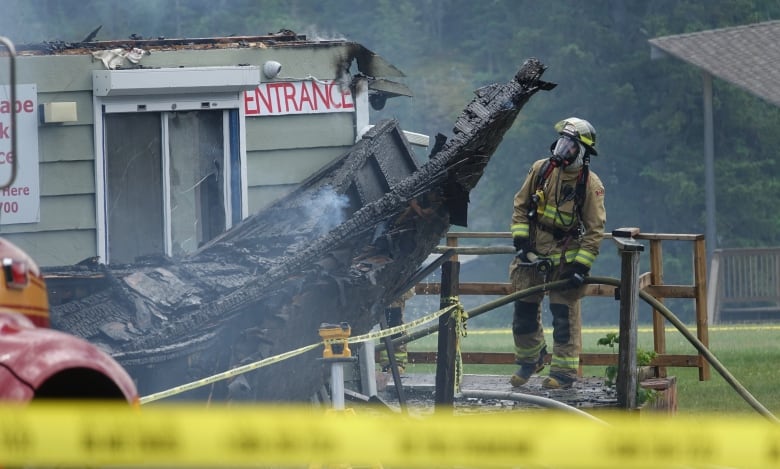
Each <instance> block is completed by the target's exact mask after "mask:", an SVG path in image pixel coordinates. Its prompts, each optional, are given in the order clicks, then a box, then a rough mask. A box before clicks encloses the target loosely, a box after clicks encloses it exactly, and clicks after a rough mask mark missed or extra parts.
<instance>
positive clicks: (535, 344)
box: [509, 117, 606, 389]
mask: <svg viewBox="0 0 780 469" xmlns="http://www.w3.org/2000/svg"><path fill="white" fill-rule="evenodd" d="M555 130H556V132H557V133H558V134H559V137H558V139H557V140H556V141H555V142H553V144H552V145H551V146H550V152H551V154H552V155H551V156H550V157H549V158H543V159H540V160H538V161H536V162H535V163H533V165H532V166H531V169H530V170H529V172H528V175H527V177H526V178H525V181H524V183H523V185H522V187H521V188H520V190H519V191H518V192H517V194H515V197H514V211H513V214H512V224H511V231H512V240H513V243H514V246H515V250H516V251H517V255H516V256H515V258H514V259H513V261H512V263H511V265H510V270H509V272H510V279H511V281H512V285H513V288H514V289H515V290H523V289H526V288H529V287H531V286H534V285H539V284H541V283H546V282H551V281H555V280H562V279H568V280H569V283H568V284H567V286H566V288H565V289H558V290H554V291H550V293H549V303H550V311H551V312H552V318H553V320H552V326H553V335H552V337H553V349H552V360H551V363H550V374H549V377H547V378H545V379H544V381H543V382H542V385H543V386H544V387H545V388H548V389H558V388H569V387H571V386H572V384H574V382H575V381H576V380H577V375H578V369H579V354H580V349H581V337H580V332H581V317H580V300H581V298H582V297H583V296H584V295H585V287H586V286H585V284H584V280H585V277H586V276H587V275H588V273H589V271H590V269H591V266H592V265H593V262H594V261H595V260H596V256H597V255H598V253H599V245H600V244H601V240H602V238H603V237H604V225H605V224H606V212H605V209H604V185H603V184H602V183H601V180H600V179H599V178H598V176H597V175H596V174H595V173H594V172H592V171H590V157H591V156H592V155H596V154H597V153H596V149H595V144H596V131H595V129H594V128H593V126H592V125H591V124H590V123H589V122H588V121H586V120H584V119H579V118H577V117H569V118H567V119H564V120H562V121H560V122H558V123H557V124H555ZM543 299H544V292H540V293H538V294H534V295H531V296H527V297H524V298H521V299H519V300H517V301H515V304H514V316H513V320H512V335H513V337H514V345H515V359H516V362H517V364H518V365H520V367H519V368H518V370H517V371H516V372H515V373H514V374H513V375H512V377H511V379H510V382H511V384H512V386H515V387H518V386H522V385H524V384H525V383H527V382H528V379H529V378H530V377H531V375H532V374H533V373H538V372H540V371H542V370H543V369H544V362H543V360H544V358H545V355H546V354H547V345H546V343H545V339H544V334H543V330H542V323H541V303H542V300H543Z"/></svg>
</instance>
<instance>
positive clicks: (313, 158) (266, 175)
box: [246, 147, 349, 187]
mask: <svg viewBox="0 0 780 469" xmlns="http://www.w3.org/2000/svg"><path fill="white" fill-rule="evenodd" d="M348 149H349V147H330V148H311V149H292V150H268V151H253V152H251V153H247V158H246V159H247V167H248V168H249V170H248V171H247V172H248V174H247V184H248V185H249V187H255V186H269V185H270V186H273V185H278V184H298V183H300V182H301V181H303V180H304V179H306V178H307V177H309V176H310V175H311V174H313V173H314V172H316V171H318V170H319V169H320V168H322V167H323V166H325V165H326V164H328V163H330V162H331V161H333V160H335V159H336V158H337V157H338V156H340V155H342V154H344V153H345V152H346V151H347V150H348Z"/></svg>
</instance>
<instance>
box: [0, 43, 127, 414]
mask: <svg viewBox="0 0 780 469" xmlns="http://www.w3.org/2000/svg"><path fill="white" fill-rule="evenodd" d="M0 43H2V44H3V45H4V46H5V47H6V48H7V49H8V58H9V65H10V78H11V83H10V91H11V102H15V78H16V77H15V56H16V53H15V50H14V47H13V44H12V43H11V42H10V41H9V40H8V39H7V38H4V37H0ZM12 108H14V110H12V112H11V139H10V140H11V148H12V152H11V154H14V155H16V154H17V152H16V125H15V124H16V123H15V106H12ZM10 166H11V176H10V178H9V179H8V181H6V182H3V183H0V189H2V188H5V187H10V186H11V185H12V184H13V182H14V178H15V176H16V161H15V159H14V161H12V162H11V165H10ZM54 398H63V399H121V400H126V401H127V402H129V403H131V404H134V405H137V404H138V392H137V390H136V387H135V384H134V383H133V380H132V379H131V378H130V375H128V374H127V372H126V371H125V370H124V369H123V368H122V367H121V366H120V365H119V364H118V363H117V362H116V361H115V360H114V359H112V358H111V357H110V356H109V355H108V354H107V353H106V352H104V351H103V350H101V349H99V348H97V347H96V346H94V345H92V344H90V343H89V342H87V341H85V340H83V339H80V338H78V337H75V336H72V335H69V334H65V333H63V332H59V331H55V330H52V329H49V299H48V295H47V292H46V284H45V283H44V281H43V277H42V276H41V272H40V270H39V269H38V265H37V264H36V263H35V261H33V260H32V258H31V257H30V256H28V255H27V254H26V253H25V252H24V251H22V250H21V249H19V248H18V247H17V246H15V245H14V244H12V243H11V242H9V241H8V240H5V239H3V238H0V401H20V402H28V401H32V400H37V399H54Z"/></svg>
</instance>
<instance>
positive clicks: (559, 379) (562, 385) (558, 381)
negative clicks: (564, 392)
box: [542, 371, 577, 389]
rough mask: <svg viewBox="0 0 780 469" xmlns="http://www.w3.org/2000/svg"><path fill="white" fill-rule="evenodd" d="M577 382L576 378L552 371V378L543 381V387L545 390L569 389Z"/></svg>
mask: <svg viewBox="0 0 780 469" xmlns="http://www.w3.org/2000/svg"><path fill="white" fill-rule="evenodd" d="M576 381H577V377H576V376H571V375H569V374H567V373H556V372H554V371H551V372H550V376H548V377H547V378H544V381H542V387H543V388H545V389H569V388H570V387H572V385H573V384H574V383H575V382H576Z"/></svg>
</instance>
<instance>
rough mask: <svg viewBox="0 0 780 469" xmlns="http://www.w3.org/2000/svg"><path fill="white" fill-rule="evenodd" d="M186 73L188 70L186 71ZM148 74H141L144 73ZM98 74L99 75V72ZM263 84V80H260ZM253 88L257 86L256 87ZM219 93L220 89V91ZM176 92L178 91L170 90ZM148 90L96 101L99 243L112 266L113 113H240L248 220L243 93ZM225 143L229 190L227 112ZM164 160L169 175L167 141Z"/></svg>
mask: <svg viewBox="0 0 780 469" xmlns="http://www.w3.org/2000/svg"><path fill="white" fill-rule="evenodd" d="M184 70H186V69H184ZM134 71H135V70H134ZM143 71H144V70H137V71H136V72H139V73H142V72H143ZM95 73H97V72H95ZM258 80H259V78H258ZM252 86H257V84H253V85H252ZM216 88H217V90H218V87H216ZM170 89H171V91H174V90H175V88H170ZM143 91H144V90H143V89H142V88H139V89H138V90H137V92H138V94H128V93H125V94H120V95H118V96H98V95H95V96H94V99H93V117H94V126H95V129H94V130H95V131H94V144H95V153H96V154H95V210H96V216H95V221H96V227H95V229H96V242H97V255H98V257H99V259H101V262H104V263H108V262H110V261H111V260H110V259H108V252H109V250H108V226H107V224H106V223H107V215H106V210H107V206H106V174H105V129H104V126H103V116H104V115H105V114H113V113H132V112H160V113H166V112H176V111H192V110H202V111H205V110H223V111H224V110H237V111H238V136H239V138H238V155H239V164H240V168H239V171H240V180H241V181H240V188H239V190H240V194H241V218H242V219H243V218H246V217H247V216H248V197H249V196H248V186H247V166H246V126H245V114H244V106H243V101H242V96H243V90H241V91H230V92H223V93H221V92H218V91H217V92H212V93H188V94H174V93H172V94H167V95H166V94H152V95H144V94H142V92H143ZM222 119H223V132H224V134H223V135H224V138H223V142H224V145H225V148H224V151H223V155H224V157H225V161H224V165H223V168H226V171H225V174H226V177H227V180H226V187H229V184H230V179H229V175H230V172H228V169H229V168H230V160H229V158H230V153H229V150H230V125H229V124H230V121H229V114H228V113H227V112H223V114H222ZM162 126H163V128H161V129H160V130H161V132H162V135H163V136H166V135H167V132H166V128H165V127H166V126H167V118H163V119H162ZM162 146H163V148H162V157H163V168H162V171H164V172H163V174H164V175H167V174H168V173H167V170H168V169H169V166H168V165H169V157H170V155H169V154H168V153H169V152H168V148H167V140H166V139H165V138H164V139H163V142H162ZM168 185H169V184H168V177H167V176H165V177H163V190H164V194H163V199H164V201H165V202H164V203H165V205H166V206H165V207H164V214H163V216H164V225H165V226H164V231H165V235H164V245H165V254H166V255H171V252H172V249H171V246H172V240H171V232H170V227H169V225H170V220H169V216H170V207H169V206H167V205H168V204H169V195H170V194H169V191H170V187H168ZM229 194H230V191H225V199H226V200H225V201H224V203H225V208H226V210H225V224H226V227H227V228H230V227H231V226H232V223H233V222H232V213H233V208H232V206H231V205H232V204H231V200H230V196H229Z"/></svg>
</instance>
